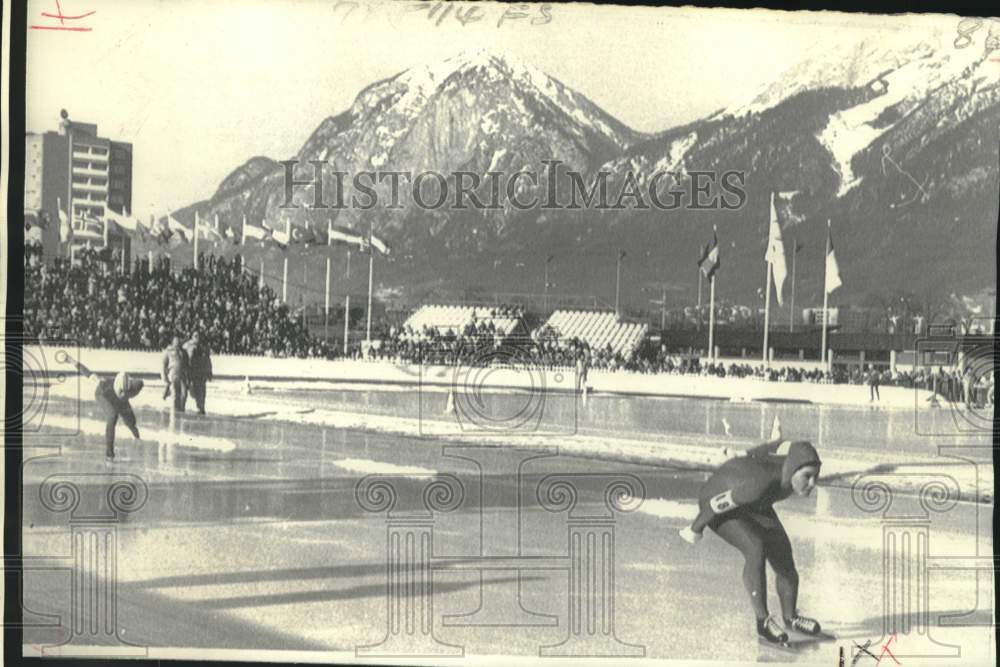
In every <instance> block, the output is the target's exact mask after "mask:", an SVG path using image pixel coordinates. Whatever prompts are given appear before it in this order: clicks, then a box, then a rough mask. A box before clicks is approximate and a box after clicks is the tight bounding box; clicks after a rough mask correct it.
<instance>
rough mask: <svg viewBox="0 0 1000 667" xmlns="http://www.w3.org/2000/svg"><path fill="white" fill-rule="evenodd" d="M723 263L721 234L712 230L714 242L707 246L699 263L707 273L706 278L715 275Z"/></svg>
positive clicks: (703, 271)
mask: <svg viewBox="0 0 1000 667" xmlns="http://www.w3.org/2000/svg"><path fill="white" fill-rule="evenodd" d="M721 265H722V259H721V257H720V256H719V236H718V234H716V232H715V230H712V244H711V245H710V246H708V245H706V246H705V257H704V259H702V260H701V262H700V263H699V266H701V271H702V273H704V274H705V277H706V278H711V277H712V276H714V275H715V272H716V271H718V270H719V266H721Z"/></svg>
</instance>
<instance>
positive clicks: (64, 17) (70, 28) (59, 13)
mask: <svg viewBox="0 0 1000 667" xmlns="http://www.w3.org/2000/svg"><path fill="white" fill-rule="evenodd" d="M55 2H56V13H55V14H51V13H49V12H41V15H42V16H44V17H45V18H50V19H57V20H58V21H59V25H30V26H28V28H30V29H31V30H62V31H67V32H90V31H92V30H93V28H87V27H84V26H75V25H66V21H79V20H81V19H85V18H87V17H88V16H93V15H94V14H96V13H97V11H96V10H94V11H90V12H85V13H83V14H76V15H70V14H63V10H62V5H61V4H60V3H59V0H55Z"/></svg>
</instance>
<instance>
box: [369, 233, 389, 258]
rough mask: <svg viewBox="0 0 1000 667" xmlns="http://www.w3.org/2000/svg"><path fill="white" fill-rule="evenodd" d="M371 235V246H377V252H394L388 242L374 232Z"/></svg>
mask: <svg viewBox="0 0 1000 667" xmlns="http://www.w3.org/2000/svg"><path fill="white" fill-rule="evenodd" d="M370 236H371V246H372V247H373V248H375V250H376V252H378V253H379V254H382V255H388V254H389V253H390V252H392V250H391V248H390V247H389V244H388V243H386V242H385V241H383V240H382V239H380V238H379V237H377V236H375V235H374V234H371V235H370Z"/></svg>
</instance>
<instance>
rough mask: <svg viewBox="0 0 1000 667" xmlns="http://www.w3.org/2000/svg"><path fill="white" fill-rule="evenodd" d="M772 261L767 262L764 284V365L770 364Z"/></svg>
mask: <svg viewBox="0 0 1000 667" xmlns="http://www.w3.org/2000/svg"><path fill="white" fill-rule="evenodd" d="M771 271H772V267H771V262H768V263H767V282H766V283H765V284H764V289H766V290H767V294H766V296H765V297H764V366H765V367H767V366H768V354H767V342H768V341H767V337H768V336H767V334H768V329H769V328H770V326H771Z"/></svg>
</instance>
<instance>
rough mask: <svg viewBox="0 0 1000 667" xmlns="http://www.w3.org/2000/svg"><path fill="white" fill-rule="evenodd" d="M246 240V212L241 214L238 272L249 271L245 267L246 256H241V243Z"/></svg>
mask: <svg viewBox="0 0 1000 667" xmlns="http://www.w3.org/2000/svg"><path fill="white" fill-rule="evenodd" d="M246 242H247V214H246V213H244V214H243V224H242V225H241V226H240V249H239V252H238V253H237V255H239V258H240V273H249V271H248V270H247V267H246V258H245V257H244V256H243V244H244V243H246Z"/></svg>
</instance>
